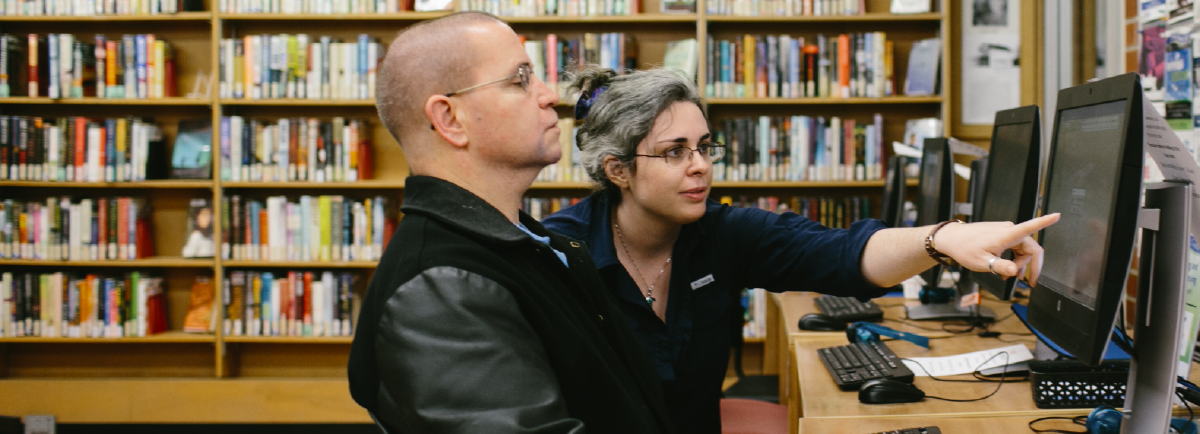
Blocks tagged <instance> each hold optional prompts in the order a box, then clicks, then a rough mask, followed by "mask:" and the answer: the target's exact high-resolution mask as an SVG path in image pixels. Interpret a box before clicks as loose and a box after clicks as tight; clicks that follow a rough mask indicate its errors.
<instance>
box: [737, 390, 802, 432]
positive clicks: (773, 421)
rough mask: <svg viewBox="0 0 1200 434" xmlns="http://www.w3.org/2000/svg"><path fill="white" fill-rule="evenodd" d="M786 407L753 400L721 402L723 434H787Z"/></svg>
mask: <svg viewBox="0 0 1200 434" xmlns="http://www.w3.org/2000/svg"><path fill="white" fill-rule="evenodd" d="M787 432H788V410H787V407H786V406H783V405H779V404H774V403H770V402H765V401H758V400H753V399H737V398H725V399H722V400H721V434H787Z"/></svg>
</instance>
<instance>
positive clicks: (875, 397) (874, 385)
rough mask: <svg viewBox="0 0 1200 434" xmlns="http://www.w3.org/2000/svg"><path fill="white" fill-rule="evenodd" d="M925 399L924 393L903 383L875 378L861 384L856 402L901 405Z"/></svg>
mask: <svg viewBox="0 0 1200 434" xmlns="http://www.w3.org/2000/svg"><path fill="white" fill-rule="evenodd" d="M923 399H925V392H922V391H921V389H918V388H917V386H914V385H912V384H908V383H905V382H903V381H897V380H891V379H887V378H877V379H874V380H870V381H868V382H866V383H863V385H862V388H860V389H858V402H861V403H863V404H902V403H906V402H919V401H921V400H923Z"/></svg>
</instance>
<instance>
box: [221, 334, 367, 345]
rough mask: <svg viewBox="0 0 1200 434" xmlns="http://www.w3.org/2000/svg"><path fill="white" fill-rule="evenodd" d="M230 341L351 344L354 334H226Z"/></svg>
mask: <svg viewBox="0 0 1200 434" xmlns="http://www.w3.org/2000/svg"><path fill="white" fill-rule="evenodd" d="M222 340H224V341H225V342H229V343H246V344H350V343H351V342H354V337H353V336H225V337H223V338H222Z"/></svg>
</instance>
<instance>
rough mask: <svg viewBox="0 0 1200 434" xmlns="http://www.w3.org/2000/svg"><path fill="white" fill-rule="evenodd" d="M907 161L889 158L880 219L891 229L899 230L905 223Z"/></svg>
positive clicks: (900, 158)
mask: <svg viewBox="0 0 1200 434" xmlns="http://www.w3.org/2000/svg"><path fill="white" fill-rule="evenodd" d="M906 163H907V159H906V158H905V157H903V156H901V155H895V156H892V158H888V166H887V167H888V169H887V175H886V178H885V179H884V184H883V201H882V203H881V204H880V206H879V219H880V220H883V224H886V225H888V227H890V228H898V227H900V226H901V225H903V222H904V187H905V184H904V183H905V182H906V180H905V177H904V165H905V164H906Z"/></svg>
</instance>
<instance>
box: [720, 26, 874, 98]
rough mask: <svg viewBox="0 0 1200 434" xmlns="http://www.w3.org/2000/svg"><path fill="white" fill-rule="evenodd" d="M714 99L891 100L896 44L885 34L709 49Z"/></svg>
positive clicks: (759, 39) (767, 39)
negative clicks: (882, 98) (825, 98)
mask: <svg viewBox="0 0 1200 434" xmlns="http://www.w3.org/2000/svg"><path fill="white" fill-rule="evenodd" d="M707 59H708V77H710V78H709V80H708V83H707V84H706V87H705V92H706V93H707V95H708V96H709V97H710V98H805V97H809V98H811V97H832V98H849V97H871V98H879V97H885V96H892V95H894V93H895V86H894V83H893V76H892V65H893V63H892V41H889V40H887V35H886V34H885V33H883V32H871V33H852V34H842V35H836V36H826V35H817V36H816V38H809V39H807V40H806V39H805V38H804V37H793V36H789V35H743V36H740V37H736V38H734V39H732V40H716V39H714V38H713V37H712V36H711V35H710V36H709V37H708V45H707Z"/></svg>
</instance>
